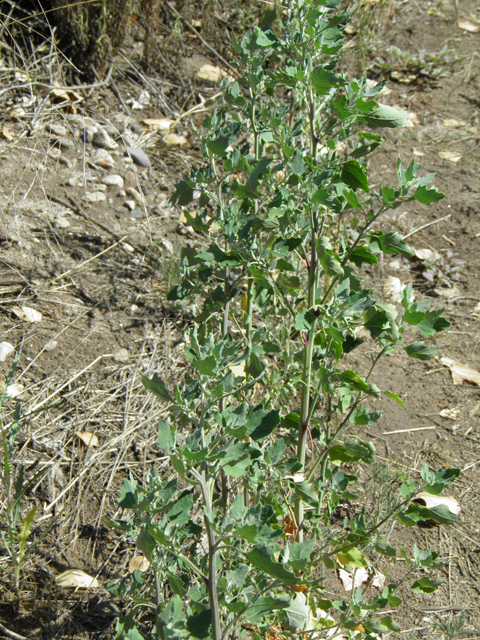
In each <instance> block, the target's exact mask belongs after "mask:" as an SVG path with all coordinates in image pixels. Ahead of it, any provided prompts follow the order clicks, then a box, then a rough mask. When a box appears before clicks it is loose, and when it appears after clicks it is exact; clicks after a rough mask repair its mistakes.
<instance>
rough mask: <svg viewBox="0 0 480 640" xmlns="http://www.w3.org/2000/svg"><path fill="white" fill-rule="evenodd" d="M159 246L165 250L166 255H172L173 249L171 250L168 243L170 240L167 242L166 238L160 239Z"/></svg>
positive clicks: (171, 247) (171, 245)
mask: <svg viewBox="0 0 480 640" xmlns="http://www.w3.org/2000/svg"><path fill="white" fill-rule="evenodd" d="M159 244H160V245H161V246H162V247H163V248H164V249H165V251H167V252H168V253H171V254H172V255H173V253H174V248H173V244H172V243H171V242H170V240H167V239H166V238H162V239H161V240H160V242H159Z"/></svg>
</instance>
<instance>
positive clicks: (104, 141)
mask: <svg viewBox="0 0 480 640" xmlns="http://www.w3.org/2000/svg"><path fill="white" fill-rule="evenodd" d="M92 144H94V145H95V146H96V147H99V148H100V149H115V147H117V146H118V145H117V143H116V142H115V140H113V139H112V138H111V137H110V136H109V135H108V133H107V132H106V131H104V130H103V129H98V131H96V132H95V133H94V134H93V140H92Z"/></svg>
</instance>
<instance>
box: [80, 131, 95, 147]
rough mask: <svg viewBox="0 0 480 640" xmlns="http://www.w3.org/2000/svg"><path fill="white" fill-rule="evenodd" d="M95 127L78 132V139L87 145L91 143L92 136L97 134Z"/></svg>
mask: <svg viewBox="0 0 480 640" xmlns="http://www.w3.org/2000/svg"><path fill="white" fill-rule="evenodd" d="M97 131H98V129H97V127H85V128H84V129H81V130H80V137H81V138H82V139H83V140H85V142H87V143H88V144H91V143H92V142H93V136H94V135H95V134H96V133H97Z"/></svg>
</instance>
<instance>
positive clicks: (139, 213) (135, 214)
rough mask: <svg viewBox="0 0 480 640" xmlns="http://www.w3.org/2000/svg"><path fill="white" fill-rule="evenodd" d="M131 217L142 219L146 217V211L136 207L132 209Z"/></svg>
mask: <svg viewBox="0 0 480 640" xmlns="http://www.w3.org/2000/svg"><path fill="white" fill-rule="evenodd" d="M130 217H131V218H138V219H141V218H144V217H145V213H144V212H143V211H142V209H140V208H139V207H135V209H133V210H132V211H130Z"/></svg>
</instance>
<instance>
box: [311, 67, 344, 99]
mask: <svg viewBox="0 0 480 640" xmlns="http://www.w3.org/2000/svg"><path fill="white" fill-rule="evenodd" d="M311 79H312V83H313V86H314V87H315V91H316V92H317V93H318V95H320V96H324V95H327V93H329V92H330V91H331V89H333V88H334V87H343V86H345V84H346V82H345V80H344V79H343V78H342V76H339V75H337V74H336V73H333V72H332V71H328V70H327V69H325V68H324V67H321V66H317V67H314V68H313V70H312V74H311Z"/></svg>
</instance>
